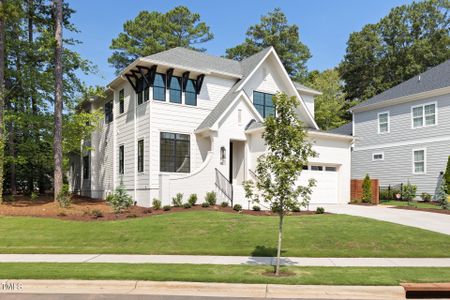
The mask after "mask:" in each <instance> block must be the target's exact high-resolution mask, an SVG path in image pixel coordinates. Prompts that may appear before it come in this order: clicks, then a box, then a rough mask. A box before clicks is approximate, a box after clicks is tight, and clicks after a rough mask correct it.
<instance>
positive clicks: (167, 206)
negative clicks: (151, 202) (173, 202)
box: [162, 205, 172, 211]
mask: <svg viewBox="0 0 450 300" xmlns="http://www.w3.org/2000/svg"><path fill="white" fill-rule="evenodd" d="M162 209H163V210H164V211H169V210H171V209H172V207H170V205H164V206H163V208H162Z"/></svg>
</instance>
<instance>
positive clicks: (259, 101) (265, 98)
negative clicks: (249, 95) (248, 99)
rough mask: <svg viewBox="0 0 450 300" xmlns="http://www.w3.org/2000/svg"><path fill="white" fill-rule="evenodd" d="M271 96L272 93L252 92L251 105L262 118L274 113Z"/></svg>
mask: <svg viewBox="0 0 450 300" xmlns="http://www.w3.org/2000/svg"><path fill="white" fill-rule="evenodd" d="M272 97H273V95H272V94H267V93H261V92H253V105H254V106H255V108H256V110H257V111H258V112H259V113H260V114H261V116H262V117H263V118H266V117H268V116H271V115H274V114H275V108H274V106H273V102H272Z"/></svg>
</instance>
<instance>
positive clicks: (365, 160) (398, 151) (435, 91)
mask: <svg viewBox="0 0 450 300" xmlns="http://www.w3.org/2000/svg"><path fill="white" fill-rule="evenodd" d="M351 113H352V115H353V122H352V123H349V124H346V125H344V126H342V127H340V128H337V129H335V130H334V133H339V134H349V135H353V136H354V137H355V143H354V147H353V152H352V167H351V168H352V178H353V179H361V178H363V177H364V176H365V174H366V173H367V174H369V175H370V177H371V178H376V179H379V180H380V185H382V186H386V185H390V184H391V185H395V184H399V183H406V182H407V181H408V180H409V181H410V182H411V183H412V184H415V185H417V194H418V195H420V193H422V192H427V193H430V194H434V193H435V189H436V185H437V182H438V179H439V175H440V172H441V171H444V170H445V167H446V164H447V159H448V156H449V155H450V60H447V61H446V62H444V63H442V64H440V65H438V66H436V67H434V68H431V69H429V70H428V71H426V72H424V73H422V74H420V75H417V76H415V77H413V78H411V79H409V80H407V81H405V82H403V83H401V84H399V85H397V86H395V87H393V88H391V89H389V90H387V91H385V92H383V93H381V94H379V95H376V96H375V97H373V98H370V99H368V100H366V101H364V102H362V103H360V104H358V105H356V106H355V107H353V108H352V109H351Z"/></svg>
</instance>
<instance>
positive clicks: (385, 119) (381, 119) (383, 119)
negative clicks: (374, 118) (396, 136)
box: [378, 112, 389, 133]
mask: <svg viewBox="0 0 450 300" xmlns="http://www.w3.org/2000/svg"><path fill="white" fill-rule="evenodd" d="M388 132H389V112H382V113H379V114H378V133H388Z"/></svg>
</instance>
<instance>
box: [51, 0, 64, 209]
mask: <svg viewBox="0 0 450 300" xmlns="http://www.w3.org/2000/svg"><path fill="white" fill-rule="evenodd" d="M62 2H63V0H54V2H53V3H54V6H55V41H56V45H55V137H54V142H53V151H54V161H55V173H54V179H53V184H54V199H55V201H56V199H57V196H58V194H59V192H60V191H61V188H62V184H63V173H62V172H63V170H62V111H63V69H62V51H63V44H62V18H63V3H62Z"/></svg>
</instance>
